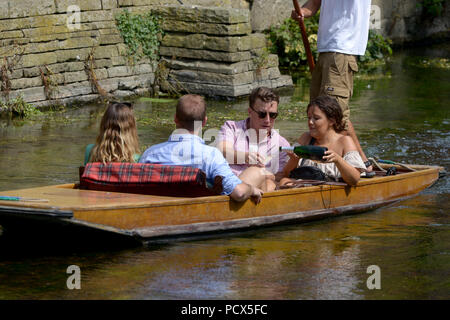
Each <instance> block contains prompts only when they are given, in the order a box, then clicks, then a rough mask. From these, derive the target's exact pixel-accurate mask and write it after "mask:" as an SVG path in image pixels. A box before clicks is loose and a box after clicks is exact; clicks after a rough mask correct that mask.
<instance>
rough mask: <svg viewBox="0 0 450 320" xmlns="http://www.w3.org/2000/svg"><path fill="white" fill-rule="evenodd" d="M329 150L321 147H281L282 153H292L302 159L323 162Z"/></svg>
mask: <svg viewBox="0 0 450 320" xmlns="http://www.w3.org/2000/svg"><path fill="white" fill-rule="evenodd" d="M327 150H328V148H327V147H319V146H295V147H280V151H292V152H294V153H295V154H296V155H297V156H299V157H300V158H304V159H311V160H323V159H322V157H323V156H324V155H325V151H327Z"/></svg>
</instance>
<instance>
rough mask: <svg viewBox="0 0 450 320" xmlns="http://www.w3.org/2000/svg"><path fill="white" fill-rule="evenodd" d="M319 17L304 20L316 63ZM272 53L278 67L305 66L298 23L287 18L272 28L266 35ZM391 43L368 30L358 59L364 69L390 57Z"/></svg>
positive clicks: (305, 60) (303, 49)
mask: <svg viewBox="0 0 450 320" xmlns="http://www.w3.org/2000/svg"><path fill="white" fill-rule="evenodd" d="M318 16H319V15H315V16H314V17H311V18H308V19H305V27H306V32H307V34H308V39H309V43H310V47H311V51H312V54H313V56H314V58H315V60H316V61H317V57H318V52H317V31H318V29H319V18H318ZM268 38H269V42H270V47H269V49H270V50H271V52H272V53H276V54H278V58H279V61H280V66H282V67H287V68H299V67H303V66H307V58H306V52H305V47H304V45H303V41H302V36H301V31H300V27H299V25H298V22H297V21H295V20H293V19H291V18H288V19H286V20H285V21H284V22H283V23H282V24H281V25H280V26H278V27H272V28H271V29H270V30H269V34H268ZM391 44H392V41H391V40H390V39H387V38H384V37H383V36H382V35H380V34H377V33H376V32H374V31H373V30H369V39H368V42H367V49H366V53H365V55H363V56H360V57H359V61H360V62H361V63H362V65H361V67H362V68H363V69H364V67H365V65H366V64H369V63H371V62H373V61H376V60H380V59H384V58H386V57H387V56H390V55H392V48H391Z"/></svg>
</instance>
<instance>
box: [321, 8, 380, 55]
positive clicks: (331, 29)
mask: <svg viewBox="0 0 450 320" xmlns="http://www.w3.org/2000/svg"><path fill="white" fill-rule="evenodd" d="M370 1H371V0H322V4H321V7H320V20H319V31H318V33H317V49H318V51H319V52H340V53H345V54H351V55H364V53H365V52H366V46H367V38H368V36H369V19H370Z"/></svg>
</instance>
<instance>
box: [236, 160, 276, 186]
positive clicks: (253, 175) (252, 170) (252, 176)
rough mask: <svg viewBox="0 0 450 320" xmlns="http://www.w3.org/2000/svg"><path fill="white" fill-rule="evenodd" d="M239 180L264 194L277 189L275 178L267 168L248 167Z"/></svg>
mask: <svg viewBox="0 0 450 320" xmlns="http://www.w3.org/2000/svg"><path fill="white" fill-rule="evenodd" d="M239 179H241V180H242V181H243V182H245V183H248V184H251V185H252V186H254V187H257V188H259V189H261V190H263V191H264V192H270V191H273V190H275V188H276V184H275V176H274V175H273V174H272V173H270V172H269V171H267V170H266V169H265V168H261V167H256V166H252V167H248V168H247V169H245V170H244V171H243V172H242V173H241V174H240V175H239Z"/></svg>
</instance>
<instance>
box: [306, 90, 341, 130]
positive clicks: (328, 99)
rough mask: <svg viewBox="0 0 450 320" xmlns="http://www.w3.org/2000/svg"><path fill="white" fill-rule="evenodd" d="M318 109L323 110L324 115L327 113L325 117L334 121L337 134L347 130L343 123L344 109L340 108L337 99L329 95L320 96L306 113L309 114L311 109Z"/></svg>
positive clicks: (309, 105)
mask: <svg viewBox="0 0 450 320" xmlns="http://www.w3.org/2000/svg"><path fill="white" fill-rule="evenodd" d="M314 106H315V107H318V108H319V109H320V110H322V112H323V113H325V116H326V117H327V118H328V119H329V120H332V121H333V120H334V124H333V128H334V131H336V132H341V131H343V130H344V129H345V125H344V123H343V122H342V118H343V114H342V109H341V107H340V106H339V103H338V102H337V100H336V98H334V97H332V96H329V95H322V96H319V97H317V98H315V99H313V100H311V102H310V103H309V104H308V107H307V108H306V112H307V113H308V110H309V109H310V108H311V107H314Z"/></svg>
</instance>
